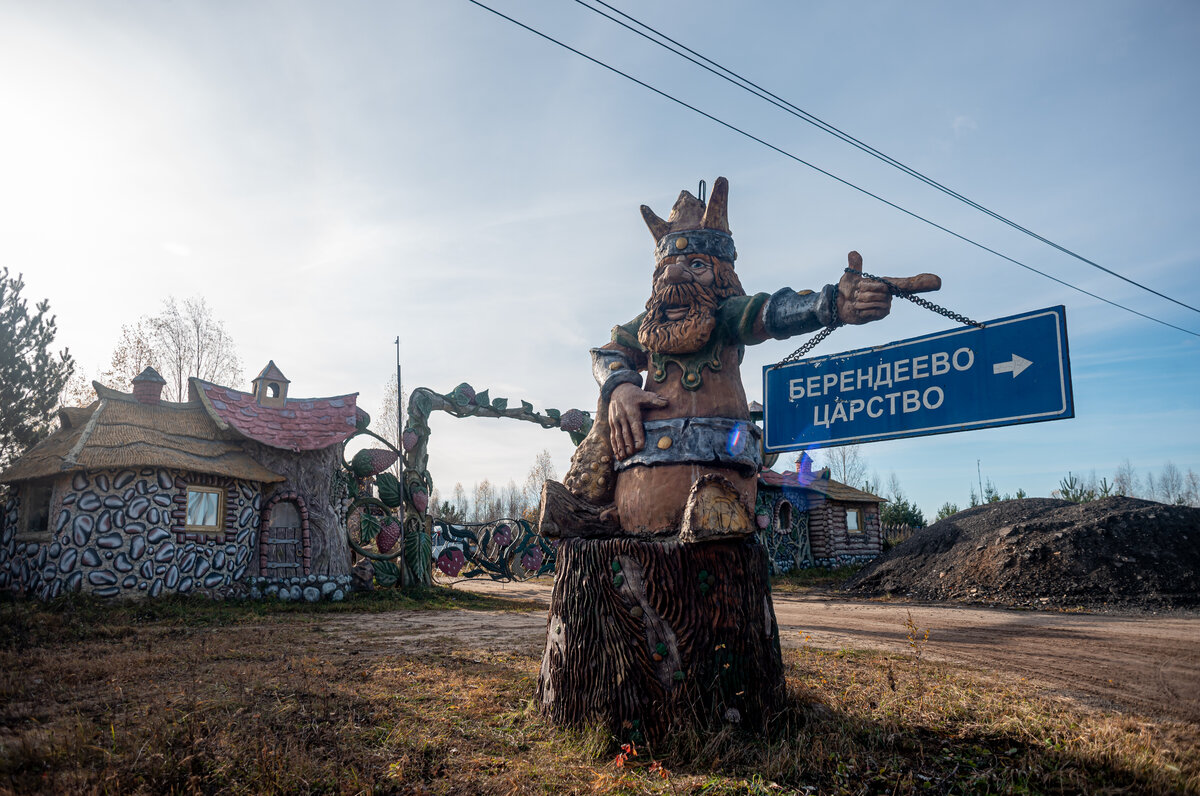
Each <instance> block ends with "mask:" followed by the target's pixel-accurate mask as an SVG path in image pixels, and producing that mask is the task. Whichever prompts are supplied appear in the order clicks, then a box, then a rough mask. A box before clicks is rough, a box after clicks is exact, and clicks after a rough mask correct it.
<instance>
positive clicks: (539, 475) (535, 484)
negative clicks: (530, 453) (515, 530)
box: [525, 448, 558, 514]
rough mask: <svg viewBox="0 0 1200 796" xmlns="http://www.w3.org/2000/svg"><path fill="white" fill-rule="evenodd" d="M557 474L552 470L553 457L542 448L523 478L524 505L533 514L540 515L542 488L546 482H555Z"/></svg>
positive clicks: (546, 449) (547, 450)
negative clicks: (531, 510) (532, 511)
mask: <svg viewBox="0 0 1200 796" xmlns="http://www.w3.org/2000/svg"><path fill="white" fill-rule="evenodd" d="M557 480H558V472H557V471H556V470H555V469H554V457H553V456H551V455H550V450H549V449H548V448H543V449H542V452H541V453H539V454H538V455H537V456H536V457H535V458H534V460H533V466H532V467H530V468H529V473H528V474H527V475H526V476H525V499H526V505H527V506H528V507H529V508H530V509H533V510H534V513H535V514H540V513H541V508H542V486H544V485H545V483H546V482H547V481H557Z"/></svg>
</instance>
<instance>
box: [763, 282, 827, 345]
mask: <svg viewBox="0 0 1200 796" xmlns="http://www.w3.org/2000/svg"><path fill="white" fill-rule="evenodd" d="M836 301H837V291H836V290H835V288H834V286H833V285H826V286H825V287H824V288H823V289H822V290H821V292H820V293H811V292H807V291H806V292H804V293H797V292H796V291H794V290H792V289H791V288H790V287H785V288H784V289H783V290H780V291H777V292H775V293H773V294H772V295H771V297H770V298H769V299H767V303H766V304H765V305H764V306H763V328H764V329H766V331H767V334H769V335H771V337H774V338H775V339H776V340H786V339H787V338H789V337H792V336H794V335H797V334H804V333H806V332H815V331H816V330H817V329H820V328H821V327H822V326H832V325H834V323H835V319H836V318H837V314H836V305H835V302H836Z"/></svg>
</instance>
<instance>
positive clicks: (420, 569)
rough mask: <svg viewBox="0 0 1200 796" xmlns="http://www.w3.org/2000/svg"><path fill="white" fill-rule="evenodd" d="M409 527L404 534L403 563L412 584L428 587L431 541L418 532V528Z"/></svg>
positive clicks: (431, 556) (431, 563)
mask: <svg viewBox="0 0 1200 796" xmlns="http://www.w3.org/2000/svg"><path fill="white" fill-rule="evenodd" d="M408 525H409V527H408V528H406V529H405V533H404V563H405V566H406V567H407V568H408V571H409V573H410V574H411V576H412V582H413V583H418V584H422V585H429V576H430V567H432V566H433V539H432V538H431V537H430V536H429V534H427V533H425V532H424V531H422V530H419V528H420V526H419V525H417V526H416V528H414V527H412V526H413V525H414V524H413V523H408Z"/></svg>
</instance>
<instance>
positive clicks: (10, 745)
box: [0, 591, 1200, 794]
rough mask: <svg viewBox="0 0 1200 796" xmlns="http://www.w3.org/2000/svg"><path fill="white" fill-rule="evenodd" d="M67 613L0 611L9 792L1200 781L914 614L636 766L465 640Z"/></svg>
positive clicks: (1176, 752) (205, 612)
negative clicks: (885, 634)
mask: <svg viewBox="0 0 1200 796" xmlns="http://www.w3.org/2000/svg"><path fill="white" fill-rule="evenodd" d="M454 596H455V599H456V602H455V603H450V602H449V596H447V595H446V594H445V593H444V592H441V591H435V592H432V593H430V594H426V595H423V597H422V598H417V599H415V600H414V602H415V603H416V604H421V600H422V599H426V600H428V601H430V602H431V603H432V604H437V605H443V606H445V607H453V606H454V605H456V604H457V600H459V599H462V598H463V597H464V595H461V594H458V595H454ZM471 603H472V604H471V605H470V607H473V608H487V607H500V608H504V607H510V606H511V604H509V605H508V606H506V605H505V604H502V603H501V604H497V603H496V602H494V601H491V602H489V601H487V600H485V599H482V598H481V599H480V600H478V601H471ZM107 608H111V606H107ZM72 610H74V611H75V618H74V619H72V618H66V619H64V609H62V608H61V607H58V608H54V607H52V608H50V609H46V608H40V607H37V606H28V605H13V604H8V605H3V606H0V620H2V621H3V622H4V624H3V625H0V630H2V631H7V630H9V628H10V627H12V626H17V627H18V628H20V627H22V626H23V625H22V623H24V626H25V630H24V631H22V633H23V635H21V634H18V636H13V635H12V634H9V633H7V632H6V633H5V635H4V636H3V637H4V638H7V639H11V638H17V637H19V638H23V639H24V640H23V641H21V643H18V644H8V645H7V646H8V648H7V649H5V650H3V651H0V792H5V793H8V792H11V793H38V792H42V793H62V792H97V793H156V794H157V793H217V792H221V793H226V792H227V793H347V794H351V793H526V792H532V793H564V792H595V791H599V792H613V793H643V792H648V793H747V792H760V793H778V792H806V791H807V792H820V793H916V792H930V793H1023V792H1024V793H1116V792H1136V793H1147V792H1149V793H1155V792H1158V793H1179V792H1200V728H1197V727H1195V726H1191V725H1182V724H1169V723H1163V722H1155V721H1149V720H1145V719H1142V718H1138V717H1133V716H1122V715H1116V714H1108V713H1101V712H1096V711H1088V710H1084V709H1081V708H1080V707H1079V706H1077V705H1075V704H1074V703H1070V702H1066V701H1062V700H1058V699H1055V698H1052V697H1050V696H1048V695H1044V694H1039V693H1037V692H1036V691H1035V690H1034V689H1031V688H1030V687H1028V685H1027V684H1025V683H1021V682H1015V683H1008V682H1001V681H999V680H997V679H994V678H990V677H988V676H984V675H980V674H978V673H971V672H966V671H964V670H961V669H957V668H953V667H948V666H943V665H939V664H935V663H930V662H928V661H927V660H920V661H919V663H918V660H917V656H918V655H919V654H921V653H922V652H923V648H924V645H925V644H926V643H928V644H930V645H934V646H936V639H932V640H930V641H928V642H926V641H924V639H923V637H922V634H921V630H920V628H917V627H916V626H915V625H913V626H912V627H910V628H909V633H910V635H911V636H912V639H913V644H914V645H916V646H915V647H914V648H913V649H912V651H911V652H910V654H908V655H891V656H888V655H881V654H873V653H872V654H866V653H856V652H849V651H842V652H837V653H834V652H819V651H815V650H811V649H802V650H798V651H790V652H787V653H785V659H786V663H787V665H788V682H789V687H790V691H791V693H790V705H789V708H788V710H787V711H786V712H785V713H784V714H783V715H781V716H779V717H778V718H777V719H776V721H775V723H774V726H773V727H772V729H771V732H770V733H769V736H768V737H767V738H765V739H753V738H747V737H745V736H741V735H739V734H738V733H736V732H734V731H732V730H729V729H725V730H722V731H720V732H718V733H715V734H711V735H708V736H701V735H699V734H696V733H688V732H684V733H679V734H677V735H676V736H674V737H673V738H672V740H671V742H670V743H669V744H668V745H666V747H665V748H660V749H654V750H651V749H647V748H641V749H638V750H636V751H637V752H638V754H637V756H634V755H633V754H632V752H633V750H632V749H631V750H628V751H624V752H623V751H620V750H619V749H618V748H617V747H616V746H615V745H614V743H613V742H612V741H611V739H609V738H607V737H605V736H603V735H602V734H600V733H597V732H590V733H589V732H572V731H565V730H561V729H556V728H553V727H550V726H548V725H547V724H546V723H545V722H543V721H542V719H541V718H540V717H539V715H538V712H537V710H536V707H535V706H534V705H533V703H532V702H531V696H532V694H533V691H534V687H535V684H536V678H537V668H538V661H537V660H536V659H535V658H534V657H531V656H529V655H518V654H497V653H495V652H481V651H475V650H472V649H471V646H470V645H471V641H470V639H463V640H461V642H457V641H455V642H453V643H452V642H450V641H447V642H445V643H440V644H437V643H435V644H432V645H426V646H425V647H423V648H421V649H416V650H397V649H396V648H394V647H388V646H385V645H384V644H382V643H379V642H374V641H371V640H364V641H356V642H352V643H347V642H345V641H343V640H341V639H340V638H338V637H335V636H333V635H332V634H330V633H328V632H326V631H325V630H324V629H323V628H322V626H321V624H320V622H319V621H317V620H319V618H320V616H319V615H314V614H311V613H306V612H303V611H286V612H272V611H270V610H264V609H246V610H244V611H243V612H242V613H240V614H238V613H236V610H238V609H236V607H235V608H229V607H224V608H222V607H220V606H214V605H212V604H208V605H199V604H196V603H192V605H191V611H190V612H185V613H184V614H183V616H182V617H181V616H179V615H177V614H175V613H173V612H170V611H166V609H151V610H162V611H163V612H165V613H167V616H165V617H164V616H159V617H158V618H152V619H146V618H140V619H139V618H137V616H138V615H139V612H138V609H130V608H125V607H122V608H119V609H118V610H117V611H116V612H112V611H107V612H103V611H101V609H99V608H95V607H92V606H84V607H82V608H81V607H76V608H75V609H72ZM407 610H411V609H398V610H397V611H396V613H395V614H392V615H389V619H391V618H392V617H393V616H394V618H395V621H396V623H397V624H398V625H402V624H403V622H404V621H405V617H406V616H409V614H408V613H407V612H406V611H407ZM225 611H235V613H234V614H232V615H231V614H226V613H222V612H225ZM97 612H101V613H102V614H104V615H105V616H106V621H105V622H92V623H91V624H90V626H89V624H88V622H87V621H84V622H79V621H77V620H78V618H79V617H81V616H86V617H89V620H90V619H94V617H95V616H96V615H97ZM214 615H215V616H216V617H218V618H217V619H215V620H214V618H213V617H214ZM42 625H45V626H49V627H53V628H55V629H54V632H53V633H44V632H40V631H39V632H31V631H29V630H28V626H42Z"/></svg>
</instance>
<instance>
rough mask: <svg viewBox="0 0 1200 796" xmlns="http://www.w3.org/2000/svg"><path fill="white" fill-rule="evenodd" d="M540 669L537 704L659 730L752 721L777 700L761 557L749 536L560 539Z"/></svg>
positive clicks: (644, 733)
mask: <svg viewBox="0 0 1200 796" xmlns="http://www.w3.org/2000/svg"><path fill="white" fill-rule="evenodd" d="M555 569H556V574H555V580H554V592H553V595H552V597H551V599H550V619H549V626H548V628H547V641H546V652H545V655H544V656H543V658H542V670H541V674H540V676H539V678H538V698H539V699H540V701H541V705H542V710H543V712H544V713H545V714H546V715H547V716H548V717H549V718H550V719H551V720H552V721H554V722H556V723H559V724H565V725H572V726H583V725H589V724H594V723H599V724H601V725H603V726H606V727H607V728H608V729H609V731H610V732H612V733H613V734H614V735H616V736H617V737H619V738H621V739H623V740H624V739H631V740H634V741H641V740H648V741H651V742H653V741H655V740H656V739H661V738H663V737H664V735H665V733H666V732H667V731H668V730H669V729H671V728H673V727H681V726H686V725H691V726H699V727H707V726H714V725H719V724H720V723H733V724H737V725H740V726H743V727H746V728H747V729H759V728H761V727H762V725H763V724H764V723H765V722H766V720H767V719H768V718H769V717H770V716H771V715H772V714H773V713H774V712H776V711H777V710H778V709H779V708H780V707H781V706H782V704H783V698H784V690H785V689H784V680H783V663H782V660H781V658H780V653H779V629H778V626H777V625H776V622H775V609H774V606H773V605H772V604H771V594H770V584H769V582H768V580H767V557H766V552H765V551H764V550H763V548H762V546H761V545H759V544H758V543H757V542H756V541H755V540H754V537H750V538H749V539H736V540H724V541H713V542H707V543H703V544H682V543H680V542H678V541H652V540H645V539H639V538H632V537H621V538H613V539H579V538H576V539H563V540H562V541H561V542H560V543H559V547H558V559H557V562H556V567H555Z"/></svg>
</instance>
